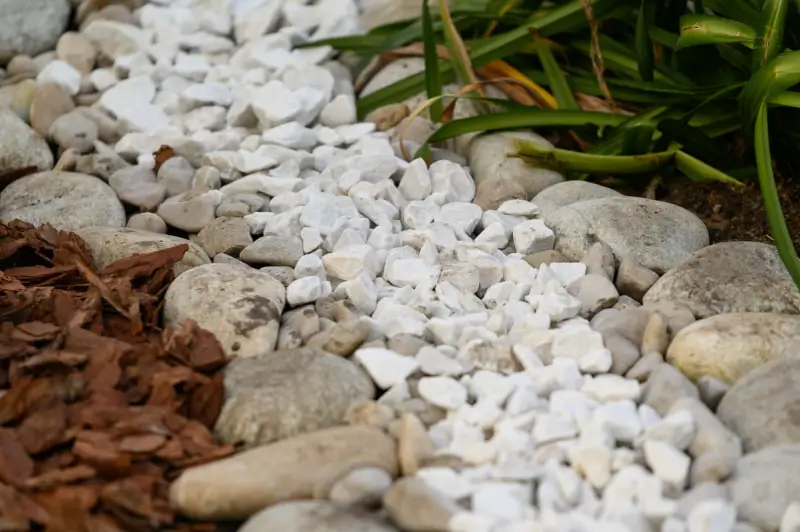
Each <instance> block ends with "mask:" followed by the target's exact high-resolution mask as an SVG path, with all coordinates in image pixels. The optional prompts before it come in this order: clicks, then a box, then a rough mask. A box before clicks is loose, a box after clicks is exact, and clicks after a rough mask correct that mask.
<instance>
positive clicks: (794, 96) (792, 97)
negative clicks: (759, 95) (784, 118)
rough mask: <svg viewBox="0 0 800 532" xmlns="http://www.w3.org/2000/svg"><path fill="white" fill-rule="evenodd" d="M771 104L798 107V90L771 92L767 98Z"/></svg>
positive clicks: (799, 97)
mask: <svg viewBox="0 0 800 532" xmlns="http://www.w3.org/2000/svg"><path fill="white" fill-rule="evenodd" d="M767 101H768V102H769V103H770V104H771V105H780V106H783V107H794V108H796V109H800V92H782V93H779V94H773V95H772V96H770V97H769V99H768V100H767Z"/></svg>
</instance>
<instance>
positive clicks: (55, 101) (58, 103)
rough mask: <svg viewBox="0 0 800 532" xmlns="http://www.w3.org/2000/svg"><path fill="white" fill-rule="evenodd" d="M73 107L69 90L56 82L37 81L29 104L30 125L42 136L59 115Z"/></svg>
mask: <svg viewBox="0 0 800 532" xmlns="http://www.w3.org/2000/svg"><path fill="white" fill-rule="evenodd" d="M73 109H75V102H73V101H72V96H71V95H70V94H69V90H68V89H67V88H65V87H64V86H62V85H59V84H58V83H51V82H47V83H39V84H37V86H36V90H35V91H34V93H33V99H32V100H31V106H30V119H31V127H33V129H34V130H35V131H36V132H37V133H38V134H40V135H41V136H43V137H47V136H48V135H49V134H50V128H51V127H52V126H53V122H55V121H56V120H57V119H58V118H59V117H61V116H63V115H65V114H67V113H69V112H70V111H72V110H73Z"/></svg>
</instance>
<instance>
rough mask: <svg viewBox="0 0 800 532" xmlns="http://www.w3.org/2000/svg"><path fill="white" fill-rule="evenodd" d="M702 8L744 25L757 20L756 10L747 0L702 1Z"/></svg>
mask: <svg viewBox="0 0 800 532" xmlns="http://www.w3.org/2000/svg"><path fill="white" fill-rule="evenodd" d="M703 7H705V8H706V9H710V10H712V11H714V12H716V13H719V14H720V15H722V16H724V17H728V18H732V19H734V20H736V21H739V22H744V23H745V24H748V23H750V22H752V21H754V20H758V9H757V8H756V7H755V6H754V5H753V4H751V3H750V2H748V1H747V0H704V1H703Z"/></svg>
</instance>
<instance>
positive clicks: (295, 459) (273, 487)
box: [170, 425, 398, 520]
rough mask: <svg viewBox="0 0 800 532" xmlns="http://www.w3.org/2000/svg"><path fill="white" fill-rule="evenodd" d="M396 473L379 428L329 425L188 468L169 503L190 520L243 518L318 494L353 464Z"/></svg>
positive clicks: (391, 446) (393, 454)
mask: <svg viewBox="0 0 800 532" xmlns="http://www.w3.org/2000/svg"><path fill="white" fill-rule="evenodd" d="M363 467H379V468H381V469H383V470H384V471H386V472H387V473H388V474H389V475H390V476H392V477H395V476H397V472H398V465H397V449H396V445H395V442H394V440H393V439H392V438H391V437H390V436H388V435H386V434H385V433H384V432H383V431H381V430H379V429H375V428H372V427H366V426H363V425H351V426H345V427H334V428H330V429H325V430H320V431H317V432H311V433H308V434H302V435H300V436H295V437H294V438H289V439H286V440H281V441H279V442H276V443H272V444H269V445H263V446H261V447H256V448H255V449H251V450H249V451H245V452H243V453H239V454H237V455H235V456H232V457H230V458H226V459H224V460H220V461H218V462H213V463H210V464H205V465H201V466H197V467H192V468H190V469H187V470H186V471H184V472H183V474H181V476H180V477H178V479H177V480H175V482H173V483H172V486H171V488H170V501H171V503H172V506H173V507H174V508H176V509H177V510H178V511H179V512H180V513H182V514H183V515H186V516H187V517H190V518H192V519H204V520H216V519H245V518H247V517H250V516H251V515H253V514H254V513H256V512H258V511H259V510H262V509H263V508H266V507H268V506H272V505H274V504H278V503H281V502H285V501H293V500H303V499H313V498H320V497H324V496H325V495H327V494H328V493H329V491H330V488H331V486H332V485H333V484H334V483H335V482H336V481H337V480H338V479H340V478H342V477H343V476H344V475H346V474H347V473H349V472H350V471H352V470H353V469H356V468H363Z"/></svg>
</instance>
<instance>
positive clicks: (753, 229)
mask: <svg viewBox="0 0 800 532" xmlns="http://www.w3.org/2000/svg"><path fill="white" fill-rule="evenodd" d="M777 185H778V192H779V194H780V198H781V206H782V207H783V214H784V216H785V217H786V223H787V225H788V226H789V232H790V234H791V235H792V238H793V240H794V245H795V249H798V250H800V180H796V179H795V180H792V179H780V178H778V179H777ZM618 190H620V192H623V193H625V194H630V195H636V196H644V195H645V194H646V191H645V187H644V186H639V187H635V186H631V187H630V188H627V187H626V188H625V189H624V190H623V189H621V188H618ZM654 199H657V200H662V201H667V202H669V203H674V204H676V205H680V206H681V207H684V208H686V209H688V210H690V211H692V212H694V213H695V214H697V215H698V216H699V217H700V219H702V220H703V222H704V223H705V224H706V227H708V230H709V234H710V236H711V243H712V244H714V243H717V242H728V241H731V240H751V241H756V242H769V243H772V237H771V236H770V230H769V225H768V223H767V219H766V216H765V213H764V204H763V202H762V200H761V192H760V190H759V187H758V184H757V183H752V184H747V185H746V186H744V187H734V186H730V185H726V184H723V183H698V182H694V181H689V180H677V179H676V180H671V181H669V182H667V183H664V184H662V185H660V186H659V187H658V188H656V190H655V197H654Z"/></svg>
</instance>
